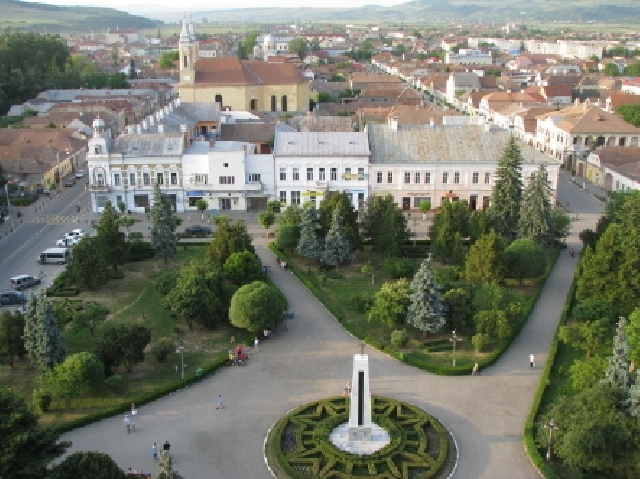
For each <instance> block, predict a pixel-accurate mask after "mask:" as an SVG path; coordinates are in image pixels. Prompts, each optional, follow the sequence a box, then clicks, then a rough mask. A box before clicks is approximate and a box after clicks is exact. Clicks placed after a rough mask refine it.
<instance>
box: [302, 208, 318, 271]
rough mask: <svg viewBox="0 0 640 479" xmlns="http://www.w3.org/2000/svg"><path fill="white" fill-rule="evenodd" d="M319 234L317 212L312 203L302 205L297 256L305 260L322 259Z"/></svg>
mask: <svg viewBox="0 0 640 479" xmlns="http://www.w3.org/2000/svg"><path fill="white" fill-rule="evenodd" d="M319 234H320V223H319V221H318V212H317V210H316V207H315V205H314V204H313V203H307V204H306V205H304V209H303V210H302V215H301V218H300V239H299V240H298V247H297V251H298V254H300V255H301V256H304V257H305V258H312V259H318V260H319V259H320V258H322V242H321V240H320V239H319V237H318V235H319Z"/></svg>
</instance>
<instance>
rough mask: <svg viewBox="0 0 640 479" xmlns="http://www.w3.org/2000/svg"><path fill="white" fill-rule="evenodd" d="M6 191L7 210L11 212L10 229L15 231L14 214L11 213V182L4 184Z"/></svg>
mask: <svg viewBox="0 0 640 479" xmlns="http://www.w3.org/2000/svg"><path fill="white" fill-rule="evenodd" d="M4 191H5V193H7V210H8V212H9V231H13V216H12V215H11V198H10V197H9V183H5V184H4Z"/></svg>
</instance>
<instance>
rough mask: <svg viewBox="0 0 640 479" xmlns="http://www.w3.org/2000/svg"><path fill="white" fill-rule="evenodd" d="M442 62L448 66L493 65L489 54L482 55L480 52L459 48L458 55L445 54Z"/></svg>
mask: <svg viewBox="0 0 640 479" xmlns="http://www.w3.org/2000/svg"><path fill="white" fill-rule="evenodd" d="M444 62H445V63H447V64H449V65H465V66H475V65H493V56H492V55H491V53H483V52H482V51H480V50H473V49H471V48H461V49H460V50H459V51H458V53H451V52H447V53H446V55H445V59H444Z"/></svg>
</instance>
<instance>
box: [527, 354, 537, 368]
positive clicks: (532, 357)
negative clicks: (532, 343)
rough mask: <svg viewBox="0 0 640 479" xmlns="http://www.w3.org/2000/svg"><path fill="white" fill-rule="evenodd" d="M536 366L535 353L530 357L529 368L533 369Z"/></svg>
mask: <svg viewBox="0 0 640 479" xmlns="http://www.w3.org/2000/svg"><path fill="white" fill-rule="evenodd" d="M535 365H536V357H535V356H534V355H533V353H531V354H530V355H529V366H531V367H532V368H533V367H535Z"/></svg>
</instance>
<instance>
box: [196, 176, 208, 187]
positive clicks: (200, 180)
mask: <svg viewBox="0 0 640 479" xmlns="http://www.w3.org/2000/svg"><path fill="white" fill-rule="evenodd" d="M207 181H208V175H196V185H206V184H207Z"/></svg>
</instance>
